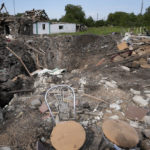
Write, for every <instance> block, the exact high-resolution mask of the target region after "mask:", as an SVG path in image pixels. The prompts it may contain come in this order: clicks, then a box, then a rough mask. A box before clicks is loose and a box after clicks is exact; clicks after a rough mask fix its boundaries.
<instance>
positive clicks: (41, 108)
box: [39, 102, 48, 113]
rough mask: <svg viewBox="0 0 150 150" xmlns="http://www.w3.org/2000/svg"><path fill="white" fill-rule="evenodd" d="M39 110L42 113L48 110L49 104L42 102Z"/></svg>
mask: <svg viewBox="0 0 150 150" xmlns="http://www.w3.org/2000/svg"><path fill="white" fill-rule="evenodd" d="M39 110H40V112H41V113H45V112H46V111H47V110H48V107H47V105H46V104H45V102H44V103H42V105H41V106H40V107H39Z"/></svg>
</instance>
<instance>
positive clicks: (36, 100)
mask: <svg viewBox="0 0 150 150" xmlns="http://www.w3.org/2000/svg"><path fill="white" fill-rule="evenodd" d="M40 99H41V97H40V96H35V97H33V98H32V99H31V105H32V106H34V107H37V106H40V105H41V101H40Z"/></svg>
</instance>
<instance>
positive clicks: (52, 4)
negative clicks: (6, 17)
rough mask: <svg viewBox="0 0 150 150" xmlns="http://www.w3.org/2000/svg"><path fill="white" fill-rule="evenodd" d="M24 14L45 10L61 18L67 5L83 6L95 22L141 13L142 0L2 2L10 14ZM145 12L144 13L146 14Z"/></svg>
mask: <svg viewBox="0 0 150 150" xmlns="http://www.w3.org/2000/svg"><path fill="white" fill-rule="evenodd" d="M14 1H15V13H22V12H25V11H26V10H31V9H33V8H34V9H45V10H46V12H47V14H48V16H49V18H50V19H54V18H57V19H59V18H61V17H62V16H63V15H64V14H65V10H64V9H65V6H66V5H67V4H73V5H80V6H82V8H83V10H84V12H85V14H86V17H89V16H92V17H93V19H94V20H97V18H98V19H107V16H108V14H109V13H114V12H116V11H124V12H128V13H132V12H134V13H135V14H138V13H140V9H141V1H142V0H0V4H1V3H2V2H4V3H5V5H6V7H7V10H8V12H9V13H10V14H14V7H13V6H14V5H13V2H14ZM149 6H150V0H144V8H143V10H144V11H145V9H146V8H147V7H149ZM144 11H143V12H144Z"/></svg>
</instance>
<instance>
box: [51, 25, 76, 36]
mask: <svg viewBox="0 0 150 150" xmlns="http://www.w3.org/2000/svg"><path fill="white" fill-rule="evenodd" d="M59 26H63V29H59ZM72 32H76V24H51V25H50V33H52V34H53V33H72Z"/></svg>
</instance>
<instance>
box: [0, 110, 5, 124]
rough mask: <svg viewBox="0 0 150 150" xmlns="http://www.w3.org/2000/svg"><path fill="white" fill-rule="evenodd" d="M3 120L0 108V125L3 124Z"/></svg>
mask: <svg viewBox="0 0 150 150" xmlns="http://www.w3.org/2000/svg"><path fill="white" fill-rule="evenodd" d="M3 120H4V118H3V111H2V109H1V108H0V123H1V122H3Z"/></svg>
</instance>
